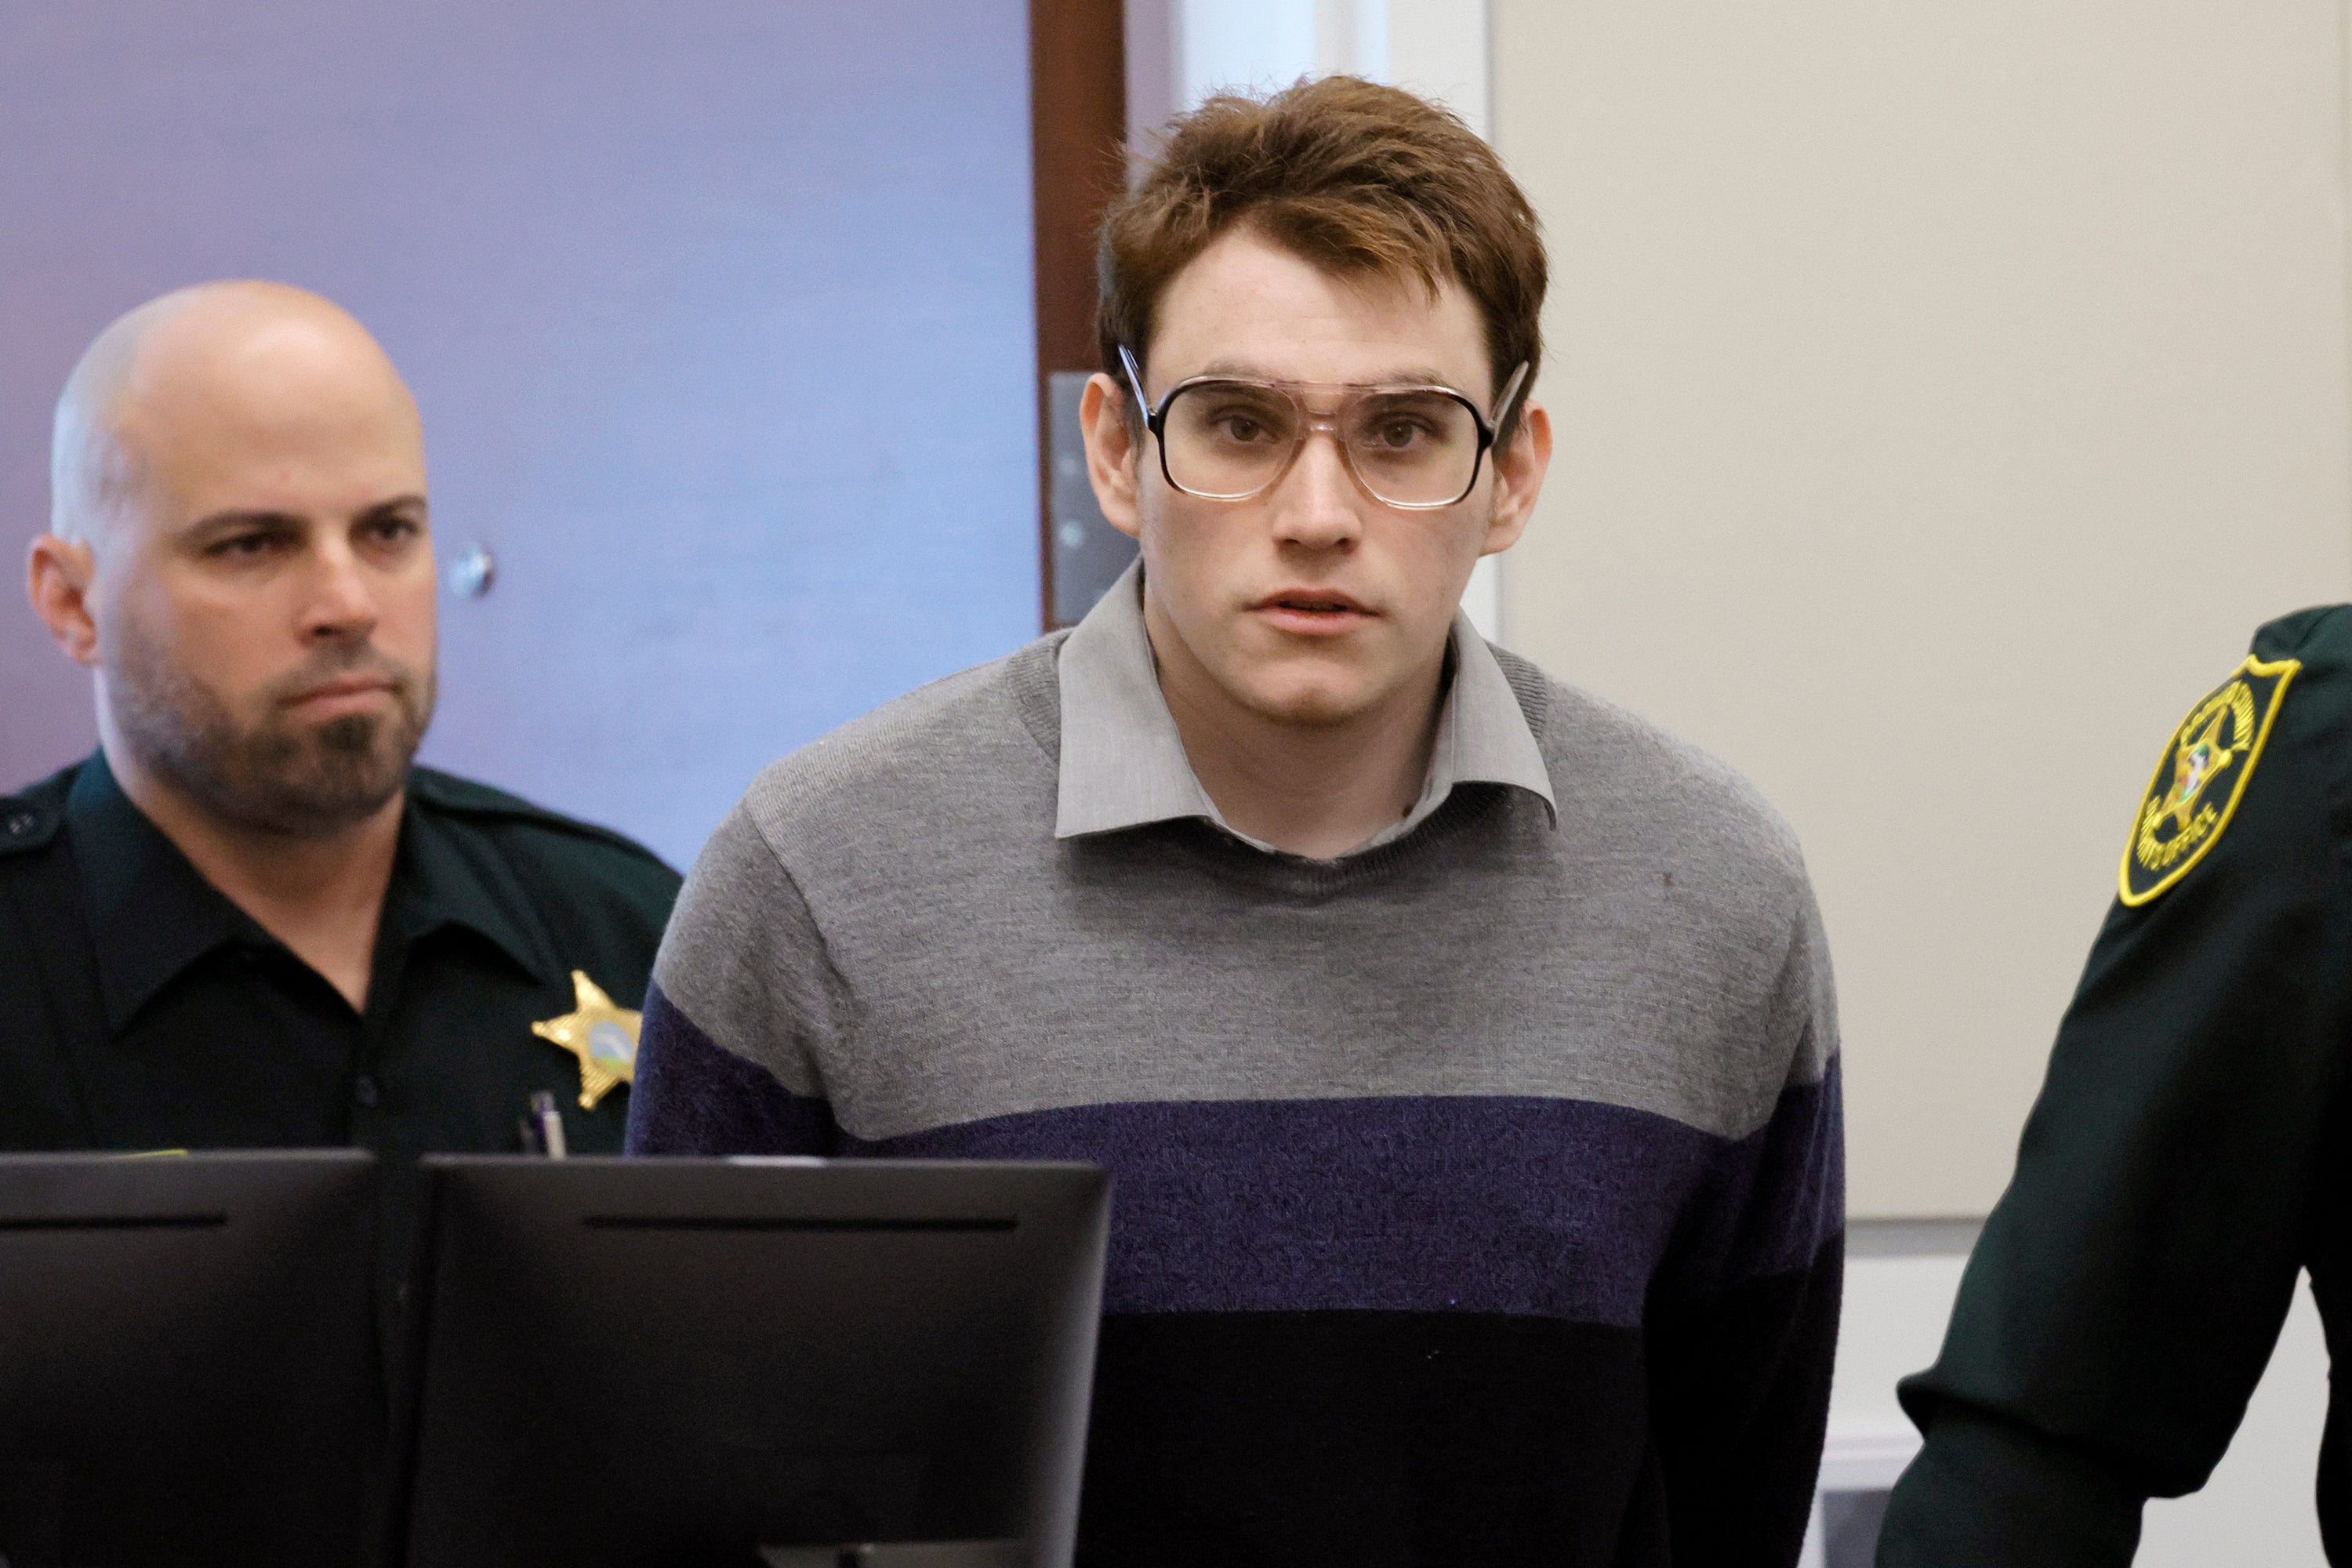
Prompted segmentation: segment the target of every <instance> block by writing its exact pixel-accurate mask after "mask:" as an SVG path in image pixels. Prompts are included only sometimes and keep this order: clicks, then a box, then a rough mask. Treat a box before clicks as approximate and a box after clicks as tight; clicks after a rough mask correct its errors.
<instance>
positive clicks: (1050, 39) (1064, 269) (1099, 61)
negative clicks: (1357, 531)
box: [1029, 0, 1127, 629]
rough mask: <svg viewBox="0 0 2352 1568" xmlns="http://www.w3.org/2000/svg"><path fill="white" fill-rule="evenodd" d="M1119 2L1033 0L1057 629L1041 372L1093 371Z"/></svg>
mask: <svg viewBox="0 0 2352 1568" xmlns="http://www.w3.org/2000/svg"><path fill="white" fill-rule="evenodd" d="M1126 30H1127V29H1126V6H1125V4H1124V0H1029V144H1030V190H1031V198H1030V201H1031V208H1032V214H1033V219H1034V241H1035V257H1036V261H1035V269H1036V289H1037V293H1036V305H1037V366H1036V386H1035V394H1036V405H1037V587H1038V602H1037V618H1038V623H1039V625H1040V626H1045V627H1046V628H1047V629H1051V627H1052V626H1053V625H1054V536H1053V515H1052V513H1053V505H1052V502H1053V493H1054V484H1053V453H1052V450H1051V445H1050V443H1051V437H1052V429H1051V425H1050V417H1051V409H1050V407H1049V405H1048V402H1047V395H1046V387H1047V381H1046V378H1047V376H1049V375H1050V374H1052V373H1053V372H1055V371H1057V370H1094V369H1097V368H1098V367H1097V363H1096V360H1097V355H1096V353H1095V300H1096V289H1095V241H1096V231H1097V227H1098V226H1100V224H1101V222H1102V216H1103V212H1104V210H1105V209H1106V208H1107V207H1108V205H1110V200H1111V198H1112V196H1113V195H1116V194H1117V193H1118V191H1119V190H1120V189H1121V188H1122V186H1123V185H1124V184H1125V183H1126V179H1127V50H1126Z"/></svg>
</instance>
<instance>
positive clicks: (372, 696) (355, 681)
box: [286, 675, 398, 718]
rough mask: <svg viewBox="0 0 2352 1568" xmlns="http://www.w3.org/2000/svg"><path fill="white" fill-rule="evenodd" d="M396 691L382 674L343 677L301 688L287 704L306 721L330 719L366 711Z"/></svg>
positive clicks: (394, 683) (394, 686)
mask: <svg viewBox="0 0 2352 1568" xmlns="http://www.w3.org/2000/svg"><path fill="white" fill-rule="evenodd" d="M397 689H398V686H397V683H396V682H394V681H392V680H389V679H385V678H384V677H383V676H381V675H343V676H338V677H336V678H335V679H332V680H323V681H320V683H319V684H318V685H316V686H306V687H304V688H303V689H301V690H299V691H298V692H296V693H294V695H293V696H291V697H289V698H288V699H287V700H286V705H287V706H288V707H289V708H291V709H294V710H296V711H298V712H299V713H301V714H303V715H304V716H305V717H308V718H331V717H335V716H339V715H341V714H344V713H360V712H365V711H367V710H370V709H373V708H374V707H376V706H377V705H378V704H379V703H381V702H383V700H385V699H387V698H389V697H391V696H392V695H394V692H395V691H396V690H397Z"/></svg>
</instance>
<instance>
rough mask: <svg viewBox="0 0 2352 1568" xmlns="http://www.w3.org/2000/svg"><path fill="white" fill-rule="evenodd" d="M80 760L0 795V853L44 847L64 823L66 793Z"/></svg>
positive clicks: (22, 853)
mask: <svg viewBox="0 0 2352 1568" xmlns="http://www.w3.org/2000/svg"><path fill="white" fill-rule="evenodd" d="M80 768H81V764H80V763H75V764H74V765H73V766H72V767H69V768H63V769H60V770H59V771H58V772H57V773H51V774H50V775H49V776H48V777H47V778H45V779H43V780H42V781H41V782H40V783H38V784H27V785H26V786H25V787H24V788H23V789H20V790H18V791H17V792H16V794H15V795H0V855H28V854H30V853H32V852H33V851H34V850H36V849H44V848H47V847H48V845H49V842H50V841H51V840H52V839H54V838H56V837H57V836H58V829H59V828H61V827H63V826H65V824H66V795H67V794H68V792H69V791H70V790H71V789H72V788H73V781H74V775H75V774H76V773H78V772H79V771H80Z"/></svg>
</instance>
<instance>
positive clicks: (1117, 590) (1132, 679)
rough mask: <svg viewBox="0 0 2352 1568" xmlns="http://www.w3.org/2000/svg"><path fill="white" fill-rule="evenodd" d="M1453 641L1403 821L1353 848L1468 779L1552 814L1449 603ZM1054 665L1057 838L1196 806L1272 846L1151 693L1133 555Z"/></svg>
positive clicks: (1499, 670)
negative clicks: (1425, 763)
mask: <svg viewBox="0 0 2352 1568" xmlns="http://www.w3.org/2000/svg"><path fill="white" fill-rule="evenodd" d="M1453 652H1454V658H1453V663H1454V679H1453V680H1452V682H1451V683H1450V684H1449V685H1448V687H1447V689H1446V692H1445V705H1444V708H1443V709H1442V710H1440V711H1439V713H1438V716H1437V743H1436V744H1435V745H1434V746H1433V747H1432V748H1431V749H1430V753H1429V774H1428V777H1427V778H1425V779H1424V780H1423V782H1422V786H1421V798H1420V799H1418V800H1416V801H1414V802H1413V803H1412V810H1411V811H1409V812H1407V813H1405V815H1404V816H1403V817H1402V820H1400V821H1397V822H1394V823H1391V825H1390V826H1387V827H1385V828H1382V829H1381V831H1380V832H1378V833H1376V834H1374V835H1373V836H1372V837H1370V838H1368V839H1366V840H1365V841H1364V842H1363V843H1361V844H1360V845H1358V846H1357V847H1356V849H1357V850H1363V849H1370V848H1373V847H1377V846H1379V845H1382V844H1386V843H1389V842H1390V841H1391V840H1393V839H1397V838H1402V837H1404V836H1405V835H1406V834H1408V833H1411V832H1412V830H1413V829H1414V828H1416V827H1418V826H1421V825H1422V823H1423V821H1424V820H1425V819H1426V818H1427V817H1428V816H1429V815H1430V813H1432V812H1433V811H1435V810H1436V809H1437V808H1438V807H1439V806H1441V805H1444V804H1445V799H1446V797H1447V796H1448V795H1452V794H1453V793H1454V785H1455V784H1467V783H1470V782H1472V781H1478V782H1483V783H1488V784H1509V785H1511V786H1513V787H1515V788H1517V789H1523V790H1526V791H1528V793H1529V794H1530V795H1536V796H1537V797H1538V798H1539V799H1541V800H1542V802H1543V803H1544V809H1545V811H1546V812H1547V813H1549V814H1551V815H1552V816H1554V817H1555V819H1556V818H1557V816H1558V812H1557V809H1556V805H1555V802H1554V801H1553V799H1552V793H1551V775H1550V774H1549V773H1548V772H1547V771H1546V770H1545V768H1544V761H1543V753H1542V752H1541V751H1540V750H1538V748H1537V745H1536V738H1535V735H1534V732H1533V731H1530V730H1528V720H1527V715H1526V714H1525V713H1524V712H1522V711H1521V710H1520V709H1519V700H1518V699H1517V697H1516V696H1514V695H1513V694H1512V692H1511V686H1510V682H1509V681H1508V680H1507V679H1504V676H1503V667H1502V666H1501V665H1499V664H1497V663H1496V662H1495V655H1494V653H1493V651H1492V650H1491V649H1489V648H1488V647H1487V646H1486V639H1485V638H1484V637H1480V636H1479V635H1478V632H1477V629H1476V628H1475V627H1474V626H1471V624H1470V618H1469V617H1468V616H1465V615H1462V614H1460V613H1459V612H1457V613H1456V614H1455V615H1454V632H1453ZM1057 676H1058V679H1059V682H1060V686H1061V693H1062V763H1061V781H1060V798H1059V802H1058V805H1057V807H1056V809H1055V817H1054V837H1056V838H1075V837H1079V836H1081V835H1084V834H1088V833H1112V832H1116V831H1118V829H1120V828H1126V827H1139V826H1143V825H1144V824H1145V823H1150V822H1166V821H1170V820H1172V819H1174V818H1178V817H1186V816H1198V817H1205V818H1207V819H1208V820H1209V821H1211V822H1213V823H1215V824H1216V825H1217V826H1219V827H1221V828H1223V829H1224V830H1225V831H1226V832H1227V833H1232V834H1233V835H1234V837H1236V838H1239V839H1242V840H1243V841H1244V843H1248V844H1252V845H1255V846H1256V847H1258V848H1260V849H1266V850H1271V849H1272V846H1271V845H1267V844H1262V843H1259V842H1258V840H1256V839H1255V838H1252V837H1249V836H1248V835H1247V834H1244V833H1238V832H1235V831H1234V827H1233V826H1232V825H1231V824H1230V823H1228V822H1226V821H1225V819H1224V816H1223V814H1222V813H1220V812H1219V811H1218V810H1217V803H1216V802H1215V801H1213V800H1211V799H1210V798H1209V792H1208V791H1207V790H1205V789H1202V787H1201V781H1200V779H1199V778H1198V777H1197V776H1195V774H1194V773H1193V772H1192V760H1191V759H1190V758H1189V757H1187V756H1186V755H1185V754H1184V741H1183V737H1181V735H1179V734H1178V733H1177V731H1176V721H1175V718H1174V717H1173V716H1172V715H1171V714H1170V712H1169V711H1168V701H1167V699H1166V698H1164V697H1162V696H1161V695H1160V674H1159V669H1158V667H1157V665H1156V664H1155V662H1154V660H1153V658H1152V654H1151V639H1150V634H1148V633H1147V632H1146V631H1145V630H1144V626H1143V567H1142V563H1136V564H1135V565H1133V566H1130V567H1129V568H1128V569H1127V572H1126V574H1124V575H1123V576H1121V577H1120V578H1119V580H1118V582H1117V583H1115V584H1112V585H1111V589H1110V592H1108V593H1107V594H1105V595H1103V596H1102V602H1101V603H1099V604H1097V605H1096V606H1095V607H1094V609H1093V610H1092V611H1090V612H1088V614H1087V618H1086V619H1085V620H1083V621H1080V622H1079V623H1078V626H1077V629H1076V630H1075V631H1073V632H1072V633H1071V634H1070V635H1069V637H1068V638H1067V639H1066V641H1065V642H1064V643H1063V644H1062V647H1061V656H1060V658H1059V660H1058V665H1057ZM1354 852H1355V851H1350V853H1354Z"/></svg>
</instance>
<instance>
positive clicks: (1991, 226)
mask: <svg viewBox="0 0 2352 1568" xmlns="http://www.w3.org/2000/svg"><path fill="white" fill-rule="evenodd" d="M1492 16H1493V26H1494V59H1495V95H1494V119H1495V132H1496V142H1497V143H1498V144H1499V145H1500V147H1501V149H1502V151H1503V153H1504V154H1505V156H1506V157H1507V159H1508V160H1509V162H1510V163H1511V166H1512V167H1513V168H1514V169H1515V170H1516V171H1517V174H1518V175H1519V177H1520V178H1521V179H1522V180H1524V181H1525V182H1526V184H1527V185H1528V190H1529V192H1530V193H1531V195H1533V196H1534V198H1535V200H1536V203H1537V205H1538V207H1539V208H1540V209H1541V211H1542V213H1543V215H1544V219H1545V222H1546V224H1547V226H1548V228H1549V236H1550V242H1551V253H1552V258H1553V264H1554V267H1555V268H1556V271H1555V281H1554V291H1553V303H1552V307H1551V310H1550V314H1549V322H1548V332H1549V353H1550V361H1549V364H1548V366H1547V368H1546V371H1545V374H1544V376H1543V384H1542V385H1541V387H1540V388H1539V392H1540V395H1542V396H1543V398H1544V399H1545V400H1546V401H1547V402H1548V403H1549V405H1550V406H1551V409H1552V411H1553V415H1554V417H1555V419H1556V421H1557V425H1558V428H1559V432H1560V442H1559V456H1558V458H1557V460H1556V462H1555V464H1554V467H1553V469H1552V479H1551V483H1550V488H1549V491H1548V492H1547V495H1546V497H1545V500H1544V504H1543V508H1542V510H1541V512H1540V513H1539V515H1538V520H1537V522H1536V524H1535V526H1534V528H1533V529H1532V531H1530V534H1529V536H1528V540H1527V541H1526V542H1524V543H1523V544H1522V545H1521V546H1520V547H1519V549H1518V550H1517V552H1514V554H1513V556H1512V558H1511V561H1510V564H1509V569H1508V571H1507V573H1506V574H1505V583H1506V593H1507V597H1506V602H1505V626H1506V627H1507V633H1508V637H1509V640H1510V641H1511V643H1513V644H1514V645H1515V646H1516V647H1518V648H1520V649H1521V650H1523V651H1525V652H1526V653H1528V655H1530V656H1531V657H1534V658H1538V659H1539V660H1541V661H1542V662H1543V663H1544V664H1545V665H1547V666H1548V667H1549V668H1551V669H1552V670H1553V671H1554V672H1556V673H1558V674H1559V675H1561V676H1563V677H1565V678H1566V679H1571V680H1574V681H1577V682H1579V683H1581V684H1583V685H1586V686H1589V687H1591V688H1592V689H1597V690H1599V691H1601V692H1602V693H1605V694H1606V695H1608V696H1611V697H1612V698H1615V699H1617V700H1621V701H1623V702H1625V703H1627V704H1629V705H1631V706H1632V707H1633V708H1635V709H1636V710H1640V711H1642V712H1643V713H1645V714H1648V715H1650V716H1651V717H1653V718H1654V719H1656V720H1658V721H1661V722H1663V723H1664V724H1666V725H1667V726H1668V727H1670V728H1672V729H1674V730H1675V731H1678V732H1680V733H1682V734H1684V735H1685V736H1688V737H1689V738H1691V739H1693V740H1695V741H1696V742H1699V743H1701V744H1703V745H1705V746H1706V747H1708V748H1710V749H1712V750H1714V751H1716V752H1718V753H1720V754H1722V755H1723V756H1725V757H1727V758H1728V759H1729V760H1730V761H1732V762H1733V763H1736V764H1738V766H1739V767H1741V768H1743V769H1744V770H1746V771H1747V773H1748V774H1749V775H1750V776H1751V777H1752V778H1754V779H1755V781H1756V782H1757V784H1759V786H1760V787H1761V788H1762V789H1763V791H1764V793H1765V794H1766V795H1768V796H1769V797H1770V798H1771V800H1772V801H1773V802H1774V803H1775V804H1776V805H1778V806H1779V807H1780V810H1781V811H1782V812H1784V813H1785V814H1786V815H1787V816H1789V817H1790V820H1791V821H1792V822H1794V824H1795V825H1796V826H1797V829H1798V831H1799V832H1800V833H1801V835H1802V836H1803V838H1804V841H1805V845H1806V848H1807V852H1808V855H1809V858H1810V859H1811V866H1812V869H1813V875H1814V878H1815V880H1816V882H1817V884H1818V886H1819V888H1820V890H1821V895H1822V904H1823V907H1824V910H1825V913H1826V916H1827V920H1828V924H1829V930H1830V935H1831V939H1832V943H1833V946H1834V950H1835V953H1836V959H1837V964H1838V970H1839V979H1840V984H1841V990H1842V993H1843V1008H1844V1016H1845V1039H1846V1046H1847V1083H1848V1105H1849V1137H1850V1143H1851V1149H1852V1171H1853V1180H1852V1199H1853V1209H1854V1211H1855V1212H1856V1213H1857V1214H1865V1215H1896V1214H1936V1213H1964V1212H1981V1211H1982V1210H1983V1209H1985V1208H1986V1207H1987V1206H1988V1205H1990V1203H1991V1202H1992V1200H1993V1199H1994V1198H1995V1197H1996V1196H1997V1195H1998V1194H1999V1193H2000V1188H2001V1186H2002V1184H2004V1182H2005V1181H2006V1179H2007V1175H2008V1172H2009V1168H2010V1163H2011V1157H2012V1154H2013V1152H2014V1147H2015V1142H2016V1137H2017V1132H2018V1129H2019V1127H2020V1125H2021V1122H2022V1121H2023V1118H2024V1114H2025V1111H2026V1109H2027V1107H2028V1105H2029V1104H2030V1103H2031V1100H2032V1096H2033V1093H2034V1091H2035V1089H2036V1088H2037V1087H2038V1085H2039V1082H2040V1079H2041V1073H2042V1063H2043V1060H2044V1058H2045V1057H2046V1054H2047V1051H2048V1048H2049V1043H2050V1039H2051V1035H2052V1031H2053V1027H2054V1026H2055V1025H2056V1023H2057V1020H2058V1016H2059V1014H2060V1011H2061V1010H2062V1008H2063V1005H2064V1004H2065V1000H2066V998H2067V995H2068V994H2069V993H2070V992H2071V990H2072V988H2073V985H2074V978H2075V974H2076V972H2077V970H2078V969H2079V967H2080V965H2081V963H2082V959H2083V956H2084V951H2085V948H2086V947H2087V945H2088V943H2089V942H2090V939H2091V937H2092V934H2093V932H2094V931H2095V929H2096V927H2097V924H2098V921H2099V920H2100V918H2101V915H2102V913H2103V911H2104V910H2105V907H2106V904H2107V901H2108V900H2109V898H2110V896H2111V889H2112V888H2113V885H2114V879H2115V870H2116V859H2117V857H2118V855H2119V853H2120V851H2121V848H2122V845H2123V840H2124V835H2125V828H2126V822H2127V819H2128V817H2129V816H2130V813H2131V809H2132V806H2133V805H2134V803H2135V801H2136V799H2137V795H2138V792H2139V790H2140V788H2141V785H2142V784H2143V783H2144V782H2145V780H2146V778H2147V773H2148V771H2149V769H2150V767H2151V766H2152V765H2153V764H2154V763H2155V761H2156V754H2157V752H2158V748H2159V747H2160V745H2161V744H2162V742H2163V741H2164V738H2165V736H2166V734H2167V732H2168V730H2169V729H2170V727H2171V726H2172V725H2173V724H2174V723H2175V722H2176V721H2178V720H2179V716H2180V714H2181V712H2182V711H2184V710H2186V708H2187V706H2188V704H2189V701H2190V700H2192V699H2193V698H2195V697H2196V696H2198V695H2199V694H2200V693H2201V692H2203V691H2204V690H2205V689H2208V688H2209V687H2210V686H2211V685H2212V684H2214V683H2215V682H2216V681H2217V680H2219V679H2221V676H2222V675H2223V674H2225V673H2226V672H2227V671H2228V670H2229V669H2230V668H2231V666H2232V665H2233V664H2234V663H2235V662H2236V660H2237V658H2239V656H2240V654H2241V652H2242V648H2243V647H2244V644H2245V640H2246V637H2247V636H2248V634H2249V633H2250V632H2251V631H2252V628H2253V627H2254V626H2255V625H2256V624H2257V623H2259V622H2260V621H2262V620H2263V619H2265V618H2267V617H2269V616H2273V615H2276V614H2279V613H2281V612H2283V611H2285V610H2289V609H2293V608H2294V607H2296V606H2298V605H2305V604H2310V603H2314V602H2318V601H2325V600H2333V599H2341V598H2345V597H2347V596H2352V522H2347V514H2348V512H2352V493H2347V492H2352V478H2347V366H2346V361H2347V346H2346V321H2345V297H2346V276H2347V273H2346V244H2345V233H2344V222H2345V212H2344V199H2343V183H2344V145H2345V132H2344V124H2343V121H2344V81H2343V72H2344V58H2345V57H2344V52H2343V48H2342V46H2341V42H2340V39H2339V26H2340V20H2339V16H2338V12H2337V8H2336V4H2334V3H2332V0H2330V3H2323V0H2247V3H2245V4H2240V5H2179V4H2155V3H2150V0H2082V3H2078V4H2074V5H2047V4H2042V3H2040V0H2032V3H2029V0H1979V3H1976V4H1970V5H1948V4H1928V3H1924V0H1902V3H1894V0H1884V3H1877V4H1869V5H1864V4H1846V5H1831V4H1824V3H1822V0H1787V3H1783V4H1779V5H1752V4H1747V3H1744V0H1741V3H1734V0H1707V3H1689V4H1675V5H1592V4H1585V3H1565V0H1495V3H1494V5H1493V10H1492Z"/></svg>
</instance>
